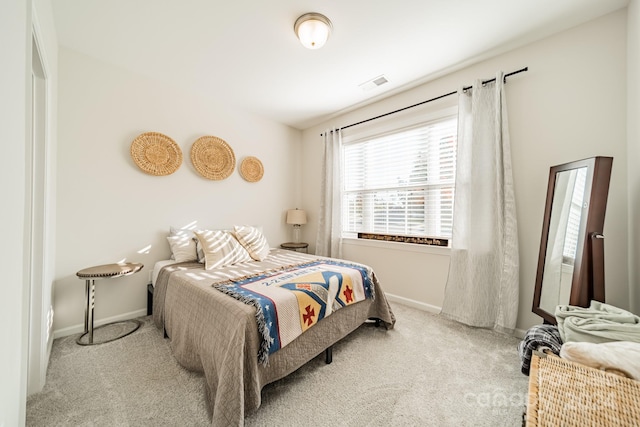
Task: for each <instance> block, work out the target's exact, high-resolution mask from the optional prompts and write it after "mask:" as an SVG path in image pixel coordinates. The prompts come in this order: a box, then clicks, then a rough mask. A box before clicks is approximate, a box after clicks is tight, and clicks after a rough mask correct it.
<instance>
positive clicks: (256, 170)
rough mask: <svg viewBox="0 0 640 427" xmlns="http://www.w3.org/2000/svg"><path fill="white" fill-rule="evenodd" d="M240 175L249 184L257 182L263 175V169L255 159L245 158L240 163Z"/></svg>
mask: <svg viewBox="0 0 640 427" xmlns="http://www.w3.org/2000/svg"><path fill="white" fill-rule="evenodd" d="M240 175H242V177H243V178H244V179H245V180H247V181H249V182H258V181H260V180H261V179H262V176H263V175H264V167H262V162H261V161H260V160H259V159H258V158H257V157H251V156H250V157H245V158H244V160H242V163H240Z"/></svg>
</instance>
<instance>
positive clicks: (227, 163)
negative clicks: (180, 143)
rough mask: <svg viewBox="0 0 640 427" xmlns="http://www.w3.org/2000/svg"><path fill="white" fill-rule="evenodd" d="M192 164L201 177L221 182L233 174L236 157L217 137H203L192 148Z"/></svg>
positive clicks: (227, 145)
mask: <svg viewBox="0 0 640 427" xmlns="http://www.w3.org/2000/svg"><path fill="white" fill-rule="evenodd" d="M191 163H193V166H194V167H195V168H196V170H197V171H198V173H199V174H200V175H202V176H204V177H205V178H208V179H213V180H216V181H219V180H222V179H225V178H228V177H229V175H231V174H232V173H233V170H234V169H235V167H236V156H235V155H234V154H233V150H232V149H231V147H229V144H227V143H226V142H225V141H224V140H222V139H220V138H218V137H216V136H203V137H200V138H198V139H197V140H196V142H194V143H193V145H192V146H191Z"/></svg>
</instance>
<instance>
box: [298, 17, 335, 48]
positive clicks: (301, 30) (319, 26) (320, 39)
mask: <svg viewBox="0 0 640 427" xmlns="http://www.w3.org/2000/svg"><path fill="white" fill-rule="evenodd" d="M332 28H333V26H332V25H331V21H329V18H327V17H326V16H324V15H322V14H320V13H314V12H311V13H305V14H304V15H302V16H301V17H299V18H298V19H296V23H295V24H294V25H293V31H295V33H296V35H297V36H298V38H299V39H300V43H302V45H303V46H304V47H306V48H307V49H320V48H321V47H322V46H324V44H325V43H326V42H327V39H328V38H329V34H331V29H332Z"/></svg>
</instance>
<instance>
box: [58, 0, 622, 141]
mask: <svg viewBox="0 0 640 427" xmlns="http://www.w3.org/2000/svg"><path fill="white" fill-rule="evenodd" d="M627 3H628V0H397V1H394V2H389V1H379V0H325V1H322V2H319V1H310V0H272V1H264V0H236V1H225V2H223V1H219V0H52V8H53V11H54V17H55V22H56V31H57V33H58V40H59V43H60V45H62V46H65V47H67V48H70V49H73V50H76V51H79V52H81V53H84V54H87V55H90V56H92V57H95V58H97V59H100V60H102V61H106V62H109V63H112V64H114V65H116V66H119V67H123V68H126V69H129V70H131V71H133V72H136V73H140V74H142V75H145V76H149V77H151V78H154V79H158V80H160V81H162V82H166V83H167V84H169V85H173V86H176V87H178V88H181V89H183V90H189V91H196V92H198V93H201V94H203V95H204V96H207V97H210V98H211V99H215V100H216V101H219V102H221V103H226V104H229V105H235V106H236V107H239V108H242V109H244V110H247V111H250V112H253V113H256V114H259V115H262V116H264V117H266V118H269V119H273V120H276V121H278V122H282V123H285V124H288V125H291V126H293V127H296V128H299V129H305V128H307V127H309V126H311V125H313V124H315V123H318V122H320V121H322V120H324V119H326V118H327V117H329V116H331V115H332V114H335V113H337V112H341V111H346V110H348V109H350V108H353V107H354V106H358V105H363V104H365V103H367V102H371V101H372V100H376V99H380V98H381V97H384V96H388V95H389V94H392V93H395V92H398V91H400V90H403V89H406V88H408V87H411V86H413V85H416V84H419V83H422V82H425V81H428V80H429V79H430V78H433V77H434V76H437V75H439V74H441V73H443V72H447V71H451V70H453V69H455V68H456V67H460V66H462V65H468V64H470V63H472V62H473V61H474V60H478V59H482V58H484V57H486V56H488V55H490V54H495V53H498V52H501V51H505V50H507V49H511V48H514V47H517V46H519V45H522V44H524V43H527V42H530V41H533V40H536V39H539V38H542V37H545V36H548V35H550V34H553V33H555V32H558V31H561V30H564V29H567V28H570V27H572V26H575V25H578V24H580V23H583V22H586V21H589V20H591V19H594V18H596V17H598V16H601V15H604V14H607V13H610V12H612V11H614V10H617V9H619V8H621V7H626V5H627ZM306 12H319V13H323V14H325V15H326V16H327V17H329V19H331V21H332V22H333V26H334V30H333V33H332V35H331V37H330V38H329V41H328V42H327V44H326V45H325V46H324V47H323V48H322V49H319V50H307V49H305V48H303V47H302V45H301V44H300V43H299V42H298V40H297V39H296V37H295V34H294V33H293V24H294V22H295V20H296V18H297V17H298V16H300V15H302V14H303V13H306ZM380 75H385V76H386V77H387V79H388V80H389V83H387V84H385V85H383V86H380V87H378V88H376V89H374V90H370V91H367V92H365V91H363V90H362V89H361V88H360V87H359V85H360V84H361V83H363V82H366V81H368V80H370V79H372V78H375V77H378V76H380Z"/></svg>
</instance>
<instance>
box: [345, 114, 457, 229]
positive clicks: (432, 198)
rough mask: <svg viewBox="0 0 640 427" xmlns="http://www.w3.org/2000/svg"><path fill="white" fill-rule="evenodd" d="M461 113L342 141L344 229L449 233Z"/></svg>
mask: <svg viewBox="0 0 640 427" xmlns="http://www.w3.org/2000/svg"><path fill="white" fill-rule="evenodd" d="M456 136H457V117H456V116H449V117H446V118H443V119H439V120H434V121H430V122H428V123H423V124H420V125H418V126H414V127H411V128H405V129H401V130H398V131H395V132H392V133H387V134H384V135H379V136H375V137H370V138H367V139H364V140H359V141H355V142H353V143H351V144H348V145H345V146H344V156H343V159H344V188H343V234H344V236H345V237H349V236H351V237H353V236H355V234H356V233H379V234H391V235H399V236H418V237H438V238H450V237H451V227H452V219H453V194H454V181H455V167H456V141H457V139H456Z"/></svg>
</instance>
